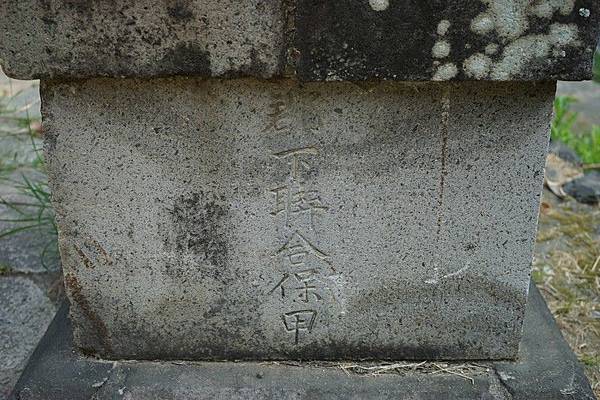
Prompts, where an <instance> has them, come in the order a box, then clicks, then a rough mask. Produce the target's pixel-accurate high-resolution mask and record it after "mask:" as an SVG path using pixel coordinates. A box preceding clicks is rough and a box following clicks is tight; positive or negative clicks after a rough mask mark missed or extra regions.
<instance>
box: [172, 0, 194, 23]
mask: <svg viewBox="0 0 600 400" xmlns="http://www.w3.org/2000/svg"><path fill="white" fill-rule="evenodd" d="M168 3H170V4H169V5H168V6H167V13H168V14H169V16H170V17H171V18H174V19H175V20H177V21H179V22H188V21H189V20H191V19H192V18H193V17H194V13H193V12H192V11H191V10H190V8H189V7H190V3H191V2H190V1H189V0H187V1H182V0H176V1H169V2H168Z"/></svg>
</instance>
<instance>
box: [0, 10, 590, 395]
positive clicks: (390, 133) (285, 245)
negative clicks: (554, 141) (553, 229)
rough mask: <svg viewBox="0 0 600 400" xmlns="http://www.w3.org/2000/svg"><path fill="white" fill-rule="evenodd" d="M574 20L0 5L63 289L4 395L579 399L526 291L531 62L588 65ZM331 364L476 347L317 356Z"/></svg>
mask: <svg viewBox="0 0 600 400" xmlns="http://www.w3.org/2000/svg"><path fill="white" fill-rule="evenodd" d="M599 24H600V3H598V2H597V1H595V0H578V1H574V0H563V1H550V0H522V1H517V0H514V1H513V0H481V1H479V0H461V1H456V2H449V1H429V0H427V1H416V0H415V1H409V0H331V1H309V0H267V1H265V0H248V1H243V2H241V1H229V0H225V1H223V0H221V1H216V0H161V1H158V2H143V1H137V0H135V1H124V0H111V1H107V2H77V1H68V0H49V1H41V0H20V1H16V0H6V1H5V2H4V5H3V7H2V8H0V31H1V32H2V34H3V40H2V41H1V42H0V62H1V64H2V67H3V68H4V70H5V71H6V73H7V74H8V75H10V76H12V77H15V78H19V79H34V78H39V79H41V95H42V113H43V121H44V136H45V154H46V162H47V169H48V173H49V177H50V181H51V186H52V191H53V204H54V207H55V209H56V215H57V223H58V226H59V234H60V235H59V242H60V243H59V245H60V251H61V257H62V262H63V269H64V277H65V288H66V292H67V295H68V298H69V303H70V310H69V314H70V321H67V320H66V318H65V315H64V314H65V312H66V311H65V310H63V311H61V312H60V313H59V315H58V316H57V319H56V321H55V324H54V325H53V327H51V329H50V331H49V333H48V334H47V335H46V338H45V339H44V341H43V342H42V344H41V345H40V347H39V348H38V351H37V352H36V354H34V357H33V358H32V361H31V362H30V367H29V368H28V370H26V372H25V374H24V376H23V377H22V379H21V381H20V383H19V385H18V387H17V389H16V391H15V395H14V396H15V398H23V399H25V398H34V399H37V398H40V399H41V398H61V397H60V395H63V396H66V397H62V398H78V397H70V396H75V393H79V394H80V395H81V396H82V398H89V396H88V397H85V396H87V394H86V395H85V396H84V394H83V393H87V392H85V390H88V391H89V390H93V391H94V394H93V395H94V396H96V398H131V399H138V398H290V399H291V398H294V399H295V398H336V397H334V395H333V393H335V396H340V397H339V398H350V397H349V396H350V394H352V393H358V394H357V396H358V397H357V398H399V396H404V397H402V398H454V397H455V398H560V397H552V396H558V395H560V393H563V392H564V389H565V388H567V389H568V390H571V391H572V393H571V392H569V393H571V394H573V393H575V395H576V396H579V397H576V398H587V397H584V396H589V388H588V387H586V382H585V378H584V377H583V376H582V375H581V371H580V370H579V368H578V367H577V364H576V361H575V360H574V358H573V355H572V354H570V352H569V351H568V349H566V347H565V346H566V345H565V344H564V342H563V341H562V339H561V338H560V334H559V333H558V332H555V330H556V328H555V327H553V325H552V324H549V325H547V329H546V330H547V331H548V332H546V334H545V336H544V335H543V334H540V333H539V332H538V333H537V334H535V333H534V332H536V330H537V329H539V327H540V326H542V325H543V324H544V321H546V320H545V319H544V318H546V319H547V318H549V316H548V314H547V311H544V309H543V307H544V306H543V302H541V300H540V299H539V298H537V297H535V296H536V294H535V293H533V294H532V296H533V300H532V303H533V304H534V306H535V304H537V308H535V307H534V306H532V305H531V304H529V305H527V299H528V296H529V279H530V264H531V258H532V251H533V245H534V238H535V232H536V223H537V212H538V205H539V197H540V192H541V187H542V181H543V168H544V158H545V153H546V149H547V143H548V135H549V124H550V120H551V117H552V103H553V99H554V89H555V81H556V80H558V79H563V80H581V79H589V78H590V76H591V66H592V56H593V52H594V48H595V46H596V39H597V35H598V30H599V28H600V25H599ZM534 308H535V309H534ZM526 309H529V310H530V311H527V313H529V314H531V316H529V317H527V316H526ZM527 315H528V314H527ZM527 318H529V320H528V321H529V325H531V326H528V323H527V322H526V323H525V328H523V321H524V320H527ZM69 324H72V328H73V337H72V339H71V336H70V328H68V327H69V326H70V325H69ZM65 327H66V328H65ZM523 329H525V336H523ZM527 332H530V334H529V336H528V335H527ZM59 337H60V338H59ZM542 339H544V340H546V341H547V342H553V343H556V347H557V350H555V351H554V353H553V352H552V351H547V353H546V354H545V355H544V354H540V352H541V353H544V352H543V351H541V349H542V348H543V346H544V343H540V342H539V340H542ZM536 340H537V341H536ZM520 344H521V346H520ZM536 346H537V347H536ZM71 348H73V349H76V353H73V352H71V351H70V350H69V349H71ZM536 351H537V352H536ZM548 354H550V355H548ZM545 356H547V357H549V358H547V359H545V358H544V357H545ZM536 357H537V358H536ZM552 357H554V358H552ZM110 360H136V361H131V362H129V361H114V362H113V363H110ZM144 360H147V361H144ZM292 360H294V361H295V362H296V361H297V362H296V363H295V365H294V366H293V367H290V366H289V365H283V364H281V363H273V361H285V362H289V361H292ZM358 360H361V362H370V363H376V362H379V361H381V360H426V361H432V360H461V361H463V362H464V360H487V362H488V363H489V364H486V365H488V367H486V368H487V369H485V370H484V371H483V370H482V371H476V372H474V373H473V376H470V377H469V379H471V380H472V382H473V385H472V387H471V386H469V382H468V381H467V382H466V383H465V381H464V379H463V381H461V378H460V377H456V376H453V375H448V374H446V375H444V374H436V375H427V374H423V373H419V372H415V371H412V372H411V373H407V374H403V375H402V376H386V377H385V378H382V379H380V380H376V379H370V378H365V377H362V376H361V377H352V376H346V375H345V374H344V373H343V371H340V370H336V369H335V368H333V367H332V365H338V364H339V363H340V362H341V361H358ZM492 360H505V361H499V362H496V363H492ZM506 360H513V361H506ZM540 360H542V361H540ZM543 360H546V362H548V361H549V360H552V365H553V366H552V368H553V369H552V368H550V367H548V368H546V369H545V370H544V371H545V372H544V373H542V372H540V370H536V371H533V372H532V371H530V370H532V369H533V367H532V365H533V364H532V363H543V362H544V361H543ZM166 361H172V362H170V363H167V362H166ZM217 361H221V362H217ZM233 361H242V362H237V363H234V362H233ZM268 362H271V363H270V364H269V363H268ZM332 363H333V364H332ZM336 363H337V364H336ZM41 365H46V366H48V365H54V366H59V367H56V368H54V369H53V370H54V371H53V372H52V374H54V375H52V374H50V373H49V372H48V371H46V372H45V373H44V371H43V368H41V367H40V366H41ZM111 365H112V367H110V366H111ZM478 365H479V364H478ZM539 365H540V366H541V365H542V364H539ZM502 368H505V370H504V372H502V371H503V369H502ZM540 368H541V367H540ZM82 371H83V372H82ZM159 371H160V372H159ZM506 371H510V373H509V372H506ZM524 371H525V372H524ZM527 371H529V372H527ZM442 372H443V371H442ZM537 372H539V374H538V375H536V374H535V373H537ZM103 374H104V375H106V378H105V379H104V375H103ZM321 374H323V376H325V378H318V377H319V376H321ZM340 374H341V375H340ZM520 374H521V375H520ZM527 374H529V375H527ZM571 374H572V378H571ZM69 376H71V377H73V378H72V379H71V380H69ZM434 376H435V378H434ZM507 376H510V378H507ZM75 377H77V378H75ZM165 377H171V378H172V377H177V378H176V379H175V380H176V381H177V384H174V383H173V382H171V383H168V382H169V380H168V379H166V378H165ZM241 377H243V378H241ZM534 377H535V378H536V379H538V378H539V382H540V383H539V384H538V386H537V387H536V388H533V387H532V386H531V385H530V384H529V383H528V380H531V379H533V378H534ZM263 378H265V379H263ZM319 379H321V380H319ZM511 379H512V381H511ZM57 381H60V384H57ZM567 381H568V382H567ZM53 382H54V383H53ZM67 382H68V383H67ZM303 382H304V386H303V384H301V383H303ZM316 382H320V383H319V384H316ZM419 382H425V383H426V386H427V387H421V389H420V391H419V389H418V387H419V386H420V384H419ZM563 383H564V385H563ZM53 385H54V386H53ZM57 385H58V386H57ZM61 385H62V386H61ZM153 385H154V386H153ZM157 385H158V386H157ZM465 385H466V386H465ZM511 385H512V386H511ZM560 385H563V386H560ZM569 385H570V386H569ZM421 386H422V385H421ZM83 388H85V390H84V389H83ZM159 388H160V389H159ZM334 388H336V389H334ZM357 388H359V389H357ZM573 391H574V392H573ZM524 393H525V394H524ZM400 394H402V395H400ZM563 394H564V393H563ZM27 396H28V397H27ZM114 396H117V397H114ZM127 396H129V397H127ZM153 396H154V397H153ZM236 396H237V397H236ZM386 396H387V397H386ZM410 396H413V397H410ZM453 396H454V397H453Z"/></svg>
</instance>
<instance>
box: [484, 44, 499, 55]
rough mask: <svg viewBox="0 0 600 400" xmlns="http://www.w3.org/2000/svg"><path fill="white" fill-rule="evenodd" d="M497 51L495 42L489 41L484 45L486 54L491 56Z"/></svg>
mask: <svg viewBox="0 0 600 400" xmlns="http://www.w3.org/2000/svg"><path fill="white" fill-rule="evenodd" d="M497 52H498V45H497V44H496V43H490V44H488V45H487V46H485V54H487V55H488V56H493V55H494V54H496V53H497Z"/></svg>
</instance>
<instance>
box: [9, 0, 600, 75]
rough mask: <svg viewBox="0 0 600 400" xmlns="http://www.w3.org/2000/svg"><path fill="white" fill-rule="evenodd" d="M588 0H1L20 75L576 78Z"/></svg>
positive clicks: (590, 12) (588, 50)
mask: <svg viewBox="0 0 600 400" xmlns="http://www.w3.org/2000/svg"><path fill="white" fill-rule="evenodd" d="M599 31H600V3H599V2H598V1H596V0H563V1H555V0H461V1H439V0H426V1H425V0H393V1H390V0H370V1H367V0H361V1H357V0H328V1H314V0H249V1H243V2H240V1H232V0H226V1H224V0H209V1H206V0H161V1H156V2H151V3H148V2H146V1H142V0H134V1H131V0H112V1H110V2H92V1H87V2H85V1H83V2H82V1H79V2H77V1H72V0H6V1H4V2H3V4H2V7H0V32H1V33H2V36H1V37H0V64H1V65H2V66H3V67H4V69H5V71H6V72H7V74H8V75H10V76H12V77H15V78H20V79H33V78H43V79H51V78H61V79H73V78H83V77H99V76H110V77H121V76H128V77H156V76H170V75H198V76H203V77H257V78H273V77H282V76H286V77H296V78H298V79H300V80H303V81H323V80H326V81H330V80H351V81H363V80H373V79H375V80H377V79H385V80H401V81H406V80H417V81H421V80H425V81H427V80H500V81H509V80H532V81H535V80H537V81H541V80H558V79H563V80H582V79H589V78H590V77H591V68H592V56H593V52H594V49H595V47H596V43H597V40H598V33H599Z"/></svg>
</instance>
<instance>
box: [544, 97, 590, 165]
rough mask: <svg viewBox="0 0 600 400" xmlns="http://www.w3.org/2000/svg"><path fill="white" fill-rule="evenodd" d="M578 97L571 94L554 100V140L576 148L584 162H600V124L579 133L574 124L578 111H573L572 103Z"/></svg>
mask: <svg viewBox="0 0 600 400" xmlns="http://www.w3.org/2000/svg"><path fill="white" fill-rule="evenodd" d="M576 101H577V99H575V98H574V97H570V96H558V97H556V99H555V100H554V120H553V122H552V129H551V137H552V140H558V141H561V142H563V143H564V144H566V145H567V146H569V147H570V148H572V149H573V150H575V152H576V153H577V155H579V157H580V158H581V161H582V162H583V163H584V164H599V163H600V126H593V127H592V128H591V130H589V131H587V132H583V133H580V134H577V133H575V132H574V130H573V125H574V124H575V121H576V120H577V117H578V113H576V112H574V111H571V105H572V104H573V103H575V102H576Z"/></svg>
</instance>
